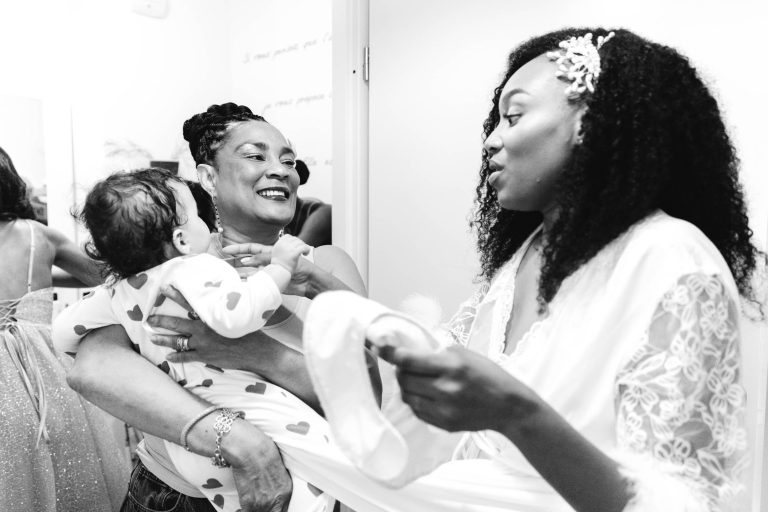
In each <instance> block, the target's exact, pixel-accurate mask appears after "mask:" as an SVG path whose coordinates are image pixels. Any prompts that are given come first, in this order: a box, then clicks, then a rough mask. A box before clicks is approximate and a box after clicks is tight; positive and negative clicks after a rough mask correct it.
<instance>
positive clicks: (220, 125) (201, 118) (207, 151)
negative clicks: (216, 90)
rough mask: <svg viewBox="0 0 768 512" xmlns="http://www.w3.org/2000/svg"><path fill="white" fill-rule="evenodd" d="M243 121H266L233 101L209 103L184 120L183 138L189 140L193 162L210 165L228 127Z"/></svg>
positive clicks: (225, 135) (224, 137)
mask: <svg viewBox="0 0 768 512" xmlns="http://www.w3.org/2000/svg"><path fill="white" fill-rule="evenodd" d="M243 121H261V122H264V123H266V122H267V120H266V119H264V118H263V117H262V116H260V115H258V114H254V113H253V112H251V109H250V108H248V107H246V106H245V105H237V104H235V103H222V104H221V105H211V106H210V107H208V109H207V110H206V111H205V112H201V113H199V114H195V115H194V116H192V117H190V118H189V119H187V120H186V121H184V129H183V132H184V140H186V141H187V142H189V150H190V151H191V153H192V157H193V158H194V159H195V164H197V165H200V164H211V165H212V164H213V160H214V158H215V156H216V150H217V149H219V147H221V145H222V143H223V142H224V140H225V139H226V137H227V133H228V132H229V129H230V128H231V127H232V126H233V125H234V124H236V123H241V122H243Z"/></svg>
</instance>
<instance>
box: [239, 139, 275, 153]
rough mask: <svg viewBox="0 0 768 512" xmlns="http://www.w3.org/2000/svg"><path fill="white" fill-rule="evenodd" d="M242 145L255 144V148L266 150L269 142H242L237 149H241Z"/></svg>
mask: <svg viewBox="0 0 768 512" xmlns="http://www.w3.org/2000/svg"><path fill="white" fill-rule="evenodd" d="M243 146H255V147H256V148H258V149H260V150H262V151H267V150H268V149H269V144H267V143H265V142H250V141H248V142H243V143H242V144H240V145H239V146H237V149H241V148H242V147H243Z"/></svg>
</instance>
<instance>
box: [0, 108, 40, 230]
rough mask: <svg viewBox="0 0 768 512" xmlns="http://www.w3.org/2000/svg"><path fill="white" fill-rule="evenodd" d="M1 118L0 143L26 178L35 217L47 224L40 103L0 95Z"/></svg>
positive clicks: (17, 169) (23, 177)
mask: <svg viewBox="0 0 768 512" xmlns="http://www.w3.org/2000/svg"><path fill="white" fill-rule="evenodd" d="M0 119H2V120H3V122H2V123H1V124H0V147H2V148H3V149H4V150H5V152H6V153H8V155H9V156H10V157H11V160H13V164H14V167H15V168H16V171H17V172H18V173H19V175H20V176H21V177H22V179H24V181H25V182H26V184H27V192H28V194H29V196H30V202H31V203H32V207H33V208H34V210H35V216H36V218H37V220H38V221H40V222H42V223H43V224H47V223H48V209H47V204H48V199H47V195H46V180H45V151H44V147H43V109H42V103H41V101H40V100H36V99H32V98H22V97H17V96H2V95H0Z"/></svg>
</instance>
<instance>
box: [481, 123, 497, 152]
mask: <svg viewBox="0 0 768 512" xmlns="http://www.w3.org/2000/svg"><path fill="white" fill-rule="evenodd" d="M501 146H502V142H501V137H499V136H498V135H497V134H496V129H495V128H494V130H493V131H492V132H491V133H490V135H488V138H486V139H485V142H483V148H485V150H486V151H487V152H488V153H490V154H491V155H493V154H495V153H497V152H498V151H499V149H501Z"/></svg>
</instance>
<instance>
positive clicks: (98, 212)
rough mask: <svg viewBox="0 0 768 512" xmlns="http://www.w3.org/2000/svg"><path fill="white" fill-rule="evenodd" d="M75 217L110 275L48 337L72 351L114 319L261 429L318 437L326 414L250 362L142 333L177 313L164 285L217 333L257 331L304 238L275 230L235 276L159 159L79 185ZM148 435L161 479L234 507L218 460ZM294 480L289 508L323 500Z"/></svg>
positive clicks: (188, 380) (183, 381)
mask: <svg viewBox="0 0 768 512" xmlns="http://www.w3.org/2000/svg"><path fill="white" fill-rule="evenodd" d="M81 218H82V219H83V220H84V221H85V224H86V226H87V228H88V229H89V231H90V233H91V237H92V242H91V243H90V244H89V246H88V248H87V250H88V251H89V254H90V255H91V256H92V257H94V258H96V259H98V260H100V261H102V262H103V263H104V265H105V268H106V269H107V271H108V273H109V278H110V279H109V280H108V284H106V285H102V286H100V287H98V288H96V290H95V291H94V292H93V293H92V294H90V295H89V296H87V297H85V298H83V299H82V300H80V301H79V302H77V303H75V304H73V305H71V306H69V307H68V308H66V309H65V310H64V311H63V312H62V313H60V314H59V316H58V317H57V318H56V320H55V322H54V326H53V337H54V343H55V345H56V347H57V349H58V350H61V351H63V352H66V353H70V354H74V353H75V352H77V346H78V344H79V342H80V341H81V338H82V337H83V336H84V335H85V334H87V333H88V332H89V331H90V330H92V329H95V328H98V327H103V326H106V325H113V324H121V325H122V326H123V327H124V328H125V330H126V331H127V333H128V335H129V337H130V338H131V340H132V342H133V343H134V349H135V350H137V351H138V352H139V353H141V354H142V355H143V356H144V357H146V358H147V359H149V360H150V361H152V362H153V363H154V364H156V365H157V366H158V367H159V368H161V369H162V370H163V371H165V372H166V373H168V374H169V375H170V376H171V377H172V378H174V379H175V380H176V381H177V382H178V383H179V384H180V385H182V386H184V387H186V388H188V389H189V390H190V391H192V392H193V393H195V394H197V395H198V396H200V397H202V398H204V399H205V400H208V401H209V402H211V403H213V404H215V405H217V406H221V407H226V408H231V409H234V410H236V411H243V412H244V414H245V418H246V419H247V420H249V421H251V422H252V423H254V424H257V426H259V427H261V428H262V430H265V432H266V433H267V434H270V435H273V433H272V431H274V432H277V433H279V435H285V434H286V432H283V431H284V430H286V425H289V426H290V425H300V426H302V429H300V431H298V432H294V431H291V429H290V428H288V432H287V435H298V436H301V438H302V441H301V442H308V443H317V442H322V443H327V435H328V432H327V425H326V424H325V422H323V421H322V420H319V421H318V419H319V417H318V416H317V415H316V414H315V413H314V411H312V410H311V409H310V408H309V407H308V406H307V405H306V404H304V403H303V402H301V401H300V400H299V399H298V398H296V397H295V396H293V395H291V394H290V393H288V392H286V391H284V390H280V389H279V388H275V387H274V386H271V385H269V384H268V383H266V382H264V381H263V380H261V379H260V378H259V377H258V376H257V375H255V374H253V373H250V372H245V371H240V370H222V369H220V368H217V367H214V366H211V365H204V364H203V363H170V362H168V361H167V360H166V355H167V354H168V353H169V352H170V351H171V350H170V349H168V348H165V347H160V346H157V345H155V344H153V343H152V342H151V341H150V338H151V335H152V334H154V333H156V331H154V330H153V329H152V328H151V327H150V326H149V325H148V324H147V323H146V319H147V317H149V316H150V315H152V314H154V313H163V314H177V315H178V314H179V311H180V308H179V307H178V306H177V305H175V304H174V303H173V302H172V301H164V299H165V296H164V295H162V294H161V293H160V291H161V290H162V289H163V288H164V287H166V286H169V285H170V286H173V287H175V288H176V289H178V290H179V292H181V294H182V295H183V296H184V298H186V300H187V302H188V303H189V304H190V306H191V307H192V309H193V310H194V311H195V313H196V314H197V315H198V316H199V318H200V319H201V320H202V321H203V322H205V323H206V324H207V325H208V326H209V327H210V328H211V329H213V330H214V331H216V332H217V333H219V334H220V335H222V336H225V337H228V338H238V337H240V336H243V335H244V334H246V333H249V332H252V331H256V330H258V329H260V328H262V327H263V326H264V324H265V323H266V321H267V320H268V319H269V317H270V316H271V315H272V314H273V313H274V312H275V310H276V309H277V308H278V307H279V306H280V304H281V302H282V299H281V292H282V291H283V290H285V288H286V286H287V285H288V284H289V282H290V280H291V275H292V273H293V272H294V271H295V269H296V266H297V264H298V261H299V258H301V257H302V255H303V254H308V252H309V251H310V247H309V246H308V245H306V244H305V243H304V242H302V241H301V240H299V239H298V238H295V237H292V236H288V235H286V236H283V237H281V238H280V239H279V240H278V241H277V243H276V244H275V246H274V247H273V249H272V255H271V262H270V264H268V265H266V266H265V267H264V268H263V269H261V270H260V271H258V272H256V273H254V274H251V275H250V276H248V277H247V278H245V279H244V280H241V277H240V275H239V274H238V272H237V271H236V270H235V269H234V268H233V267H232V266H230V265H229V264H227V263H226V262H225V261H223V260H221V259H219V258H216V257H215V256H212V255H210V254H207V253H206V251H207V250H208V246H209V242H210V232H209V230H208V227H207V226H206V224H205V223H204V222H203V220H202V219H200V217H199V216H198V213H197V205H196V203H195V200H194V198H193V196H192V193H191V191H190V190H189V187H188V186H187V185H186V184H184V182H183V181H181V180H180V179H179V178H177V177H176V176H174V175H173V174H171V173H169V172H167V171H165V170H162V169H139V170H136V171H133V172H130V173H117V174H113V175H111V176H109V177H108V178H106V179H105V180H103V181H101V182H99V183H97V184H96V185H95V186H94V187H93V189H92V190H91V191H90V192H89V193H88V196H87V198H86V201H85V206H84V208H83V212H82V214H81ZM164 302H165V304H164V305H163V303H164ZM186 342H187V338H185V337H183V336H180V337H179V341H178V347H177V350H186ZM232 414H234V413H232ZM225 420H226V418H225ZM265 425H266V427H267V428H264V427H265ZM270 427H274V428H270ZM310 427H312V428H310ZM294 430H296V429H294ZM273 437H274V435H273ZM305 440H306V441H305ZM154 441H155V442H154V443H147V446H146V447H145V448H144V450H145V451H144V452H142V451H139V456H140V457H141V458H142V461H144V462H145V465H148V467H149V468H150V470H153V472H154V471H157V472H158V473H161V474H163V475H164V476H165V477H166V478H167V479H169V480H174V481H173V482H171V481H169V482H166V483H168V484H169V485H171V486H173V487H176V488H179V487H180V488H179V489H177V490H179V491H182V492H184V493H185V494H190V495H193V496H194V495H197V496H203V495H204V496H205V497H207V498H208V499H209V500H210V501H211V502H212V503H214V504H215V505H216V506H217V507H218V509H219V510H232V511H234V510H237V509H239V508H240V507H239V500H238V499H237V492H236V489H235V487H234V481H233V479H232V475H231V471H229V470H227V471H221V470H218V469H217V468H215V467H213V466H212V465H211V462H210V460H209V459H208V458H205V457H202V456H198V455H195V454H193V453H191V452H188V451H186V450H184V448H182V447H181V446H179V445H176V444H173V443H167V442H164V443H160V442H157V440H156V439H155V440H154ZM157 445H160V446H159V448H158V446H157ZM147 452H152V453H151V454H149V453H147ZM168 459H169V460H170V464H168V462H169V461H168ZM158 461H161V462H158ZM158 464H160V466H162V467H160V468H158V466H157V465H158ZM169 465H172V466H173V467H170V468H169V467H168V466H169ZM169 472H170V474H171V476H169ZM178 477H181V479H182V480H183V481H181V482H180V481H178ZM295 480H296V479H294V489H295V490H297V489H300V490H301V491H300V492H303V493H304V494H306V496H303V497H299V496H297V495H296V491H294V496H293V497H292V499H291V510H324V508H325V507H326V506H328V503H331V502H330V498H327V497H325V496H323V495H320V496H317V494H318V493H317V492H316V490H315V489H312V488H310V489H312V490H313V491H315V492H312V493H310V492H307V489H308V486H307V485H306V484H303V485H297V483H296V481H295ZM190 485H191V486H192V487H191V488H190ZM294 501H295V502H294ZM300 503H303V505H300ZM299 506H301V507H302V508H297V507H299ZM329 510H330V509H329Z"/></svg>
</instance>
